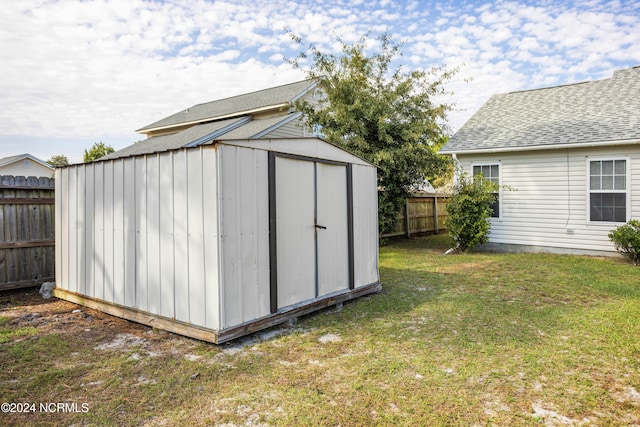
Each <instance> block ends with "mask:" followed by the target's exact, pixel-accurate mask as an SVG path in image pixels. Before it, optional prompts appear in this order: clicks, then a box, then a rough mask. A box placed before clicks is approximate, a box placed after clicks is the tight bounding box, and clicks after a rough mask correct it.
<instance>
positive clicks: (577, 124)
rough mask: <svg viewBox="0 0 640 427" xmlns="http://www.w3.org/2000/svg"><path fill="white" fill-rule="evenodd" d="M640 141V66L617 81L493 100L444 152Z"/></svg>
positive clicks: (619, 75)
mask: <svg viewBox="0 0 640 427" xmlns="http://www.w3.org/2000/svg"><path fill="white" fill-rule="evenodd" d="M638 139H640V67H633V68H629V69H624V70H617V71H615V72H614V73H613V77H611V78H609V79H604V80H596V81H590V82H584V83H577V84H571V85H565V86H555V87H550V88H544V89H536V90H528V91H521V92H512V93H506V94H501V95H494V96H492V97H491V98H490V99H489V100H488V101H487V102H486V103H485V104H484V105H483V106H482V107H481V108H480V109H479V110H478V111H477V112H476V113H475V114H474V115H473V116H472V117H471V119H469V121H467V123H465V124H464V126H463V127H462V128H461V129H460V130H459V131H458V132H456V134H455V135H454V136H453V137H452V138H451V140H450V141H449V142H448V143H447V144H446V145H445V146H444V147H443V148H442V149H441V150H440V152H441V153H445V154H450V153H464V152H465V151H484V150H487V151H493V150H498V151H507V150H511V149H523V148H527V147H544V146H555V145H569V144H582V143H606V142H612V141H625V140H638Z"/></svg>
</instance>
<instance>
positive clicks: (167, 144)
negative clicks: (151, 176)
mask: <svg viewBox="0 0 640 427" xmlns="http://www.w3.org/2000/svg"><path fill="white" fill-rule="evenodd" d="M297 117H299V115H297V114H288V113H287V114H282V115H278V116H274V117H269V118H265V119H254V120H251V119H250V117H248V116H241V117H234V118H232V119H227V120H220V121H217V122H209V123H204V124H200V125H195V126H192V127H190V128H188V129H185V130H183V131H182V132H178V133H173V134H170V135H162V136H153V137H151V138H148V139H145V140H144V141H140V142H137V143H135V144H133V145H130V146H128V147H125V148H123V149H122V150H118V151H116V152H115V153H111V154H109V155H107V156H104V157H101V158H100V160H113V159H119V158H122V157H130V156H137V155H141V154H152V153H158V152H163V151H169V150H177V149H179V148H182V147H185V146H195V145H202V144H211V143H213V142H215V141H218V140H232V139H252V138H254V137H256V136H257V135H260V134H261V133H262V132H264V131H266V130H269V129H271V128H272V127H275V126H277V125H279V124H281V123H286V122H288V121H289V120H292V119H295V118H297Z"/></svg>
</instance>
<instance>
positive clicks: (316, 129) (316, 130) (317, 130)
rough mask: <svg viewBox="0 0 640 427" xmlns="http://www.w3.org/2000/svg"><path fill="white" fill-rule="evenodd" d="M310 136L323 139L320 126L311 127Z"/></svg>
mask: <svg viewBox="0 0 640 427" xmlns="http://www.w3.org/2000/svg"><path fill="white" fill-rule="evenodd" d="M312 135H313V136H315V137H316V138H324V133H322V125H318V124H315V125H313V130H312Z"/></svg>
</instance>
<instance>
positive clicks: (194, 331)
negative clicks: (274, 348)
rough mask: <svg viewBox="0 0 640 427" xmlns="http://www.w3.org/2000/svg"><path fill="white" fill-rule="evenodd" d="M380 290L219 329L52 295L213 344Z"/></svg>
mask: <svg viewBox="0 0 640 427" xmlns="http://www.w3.org/2000/svg"><path fill="white" fill-rule="evenodd" d="M381 290H382V284H381V283H380V282H375V283H372V284H370V285H367V286H361V287H359V288H356V289H353V290H349V291H345V292H341V293H337V294H333V295H329V296H326V297H322V298H319V299H317V300H313V301H311V302H309V303H306V304H301V305H295V306H292V307H290V308H285V309H282V311H279V312H277V313H274V314H271V315H269V316H266V317H262V318H260V319H256V320H253V321H250V322H246V323H243V324H241V325H238V326H234V327H232V328H228V329H224V330H221V331H216V330H213V329H207V328H203V327H201V326H195V325H191V324H189V323H185V322H181V321H178V320H174V319H169V318H167V317H164V316H159V315H156V314H151V313H147V312H145V311H142V310H138V309H136V308H131V307H125V306H122V305H119V304H114V303H110V302H107V301H103V300H99V299H96V298H91V297H87V296H84V295H80V294H77V293H75V292H69V291H67V290H64V289H59V288H55V289H54V290H53V295H54V296H55V297H57V298H60V299H64V300H67V301H69V302H73V303H76V304H80V305H83V306H85V307H89V308H93V309H96V310H99V311H102V312H104V313H107V314H110V315H112V316H116V317H121V318H123V319H127V320H131V321H133V322H136V323H141V324H143V325H147V326H151V327H154V328H158V329H162V330H165V331H169V332H173V333H176V334H180V335H184V336H187V337H191V338H196V339H199V340H202V341H208V342H212V343H214V344H222V343H224V342H227V341H230V340H233V339H236V338H240V337H242V336H244V335H249V334H252V333H254V332H257V331H260V330H262V329H266V328H270V327H271V326H275V325H278V324H281V323H285V322H287V321H289V320H292V319H296V318H298V317H300V316H304V315H305V314H309V313H312V312H314V311H318V310H321V309H323V308H326V307H330V306H332V305H337V304H341V303H343V302H345V301H349V300H352V299H355V298H358V297H361V296H364V295H368V294H371V293H374V292H380V291H381Z"/></svg>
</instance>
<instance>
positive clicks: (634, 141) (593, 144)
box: [439, 139, 640, 156]
mask: <svg viewBox="0 0 640 427" xmlns="http://www.w3.org/2000/svg"><path fill="white" fill-rule="evenodd" d="M634 144H640V139H622V140H612V141H594V142H583V143H572V144H550V145H533V146H519V147H496V148H479V149H475V150H440V151H439V154H443V155H454V154H455V155H458V156H459V155H465V154H492V153H511V152H521V151H542V150H565V149H569V148H590V147H608V146H615V145H634Z"/></svg>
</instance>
